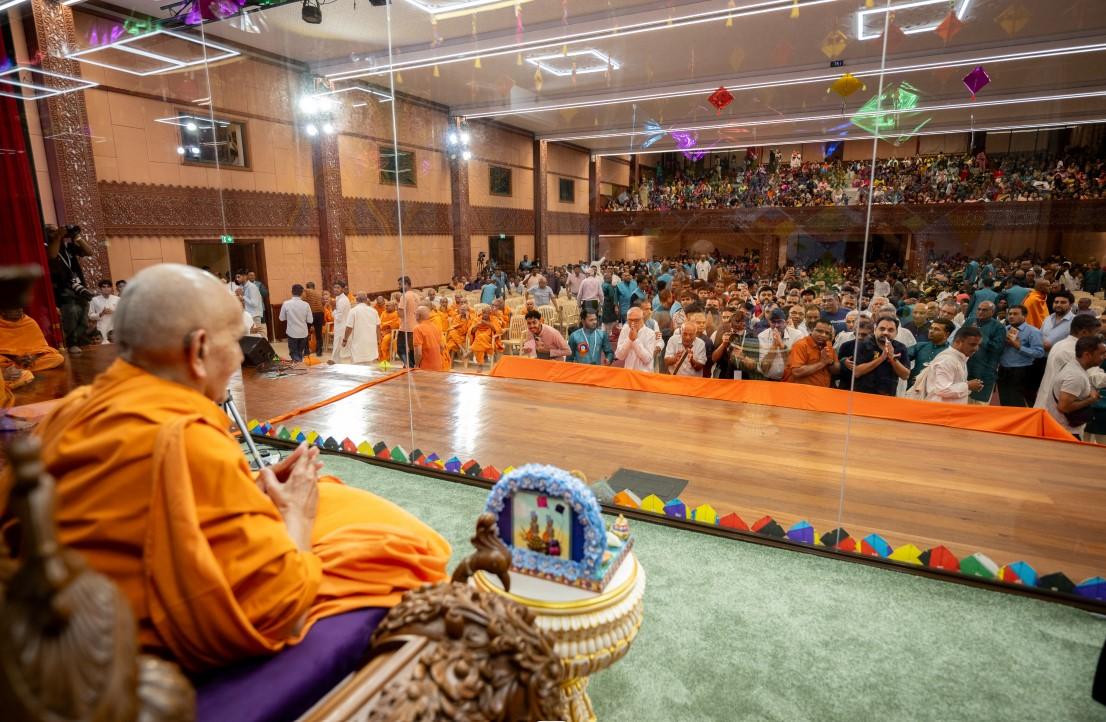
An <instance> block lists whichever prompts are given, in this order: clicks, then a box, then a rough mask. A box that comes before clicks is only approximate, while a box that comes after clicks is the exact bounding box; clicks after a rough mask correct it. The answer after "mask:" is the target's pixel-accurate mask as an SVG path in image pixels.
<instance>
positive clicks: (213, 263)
mask: <svg viewBox="0 0 1106 722" xmlns="http://www.w3.org/2000/svg"><path fill="white" fill-rule="evenodd" d="M263 244H264V241H263V240H262V239H260V238H236V239H234V242H233V243H223V242H222V241H220V240H219V239H218V238H202V239H196V240H186V241H185V242H184V247H185V258H186V259H187V260H188V265H190V266H195V267H197V268H204V269H206V270H208V271H211V272H212V273H214V274H215V275H216V276H219V277H220V278H222V279H233V277H234V272H235V271H237V270H239V269H242V268H244V269H246V270H247V271H253V272H254V273H256V274H257V280H259V281H261V283H262V284H263V285H264V287H265V288H266V290H268V291H269V292H270V293H271V292H272V290H271V289H270V288H269V277H268V274H267V273H266V272H265V252H264V251H265V247H264V245H263ZM272 317H273V313H272V307H271V306H270V301H269V297H268V296H266V298H265V326H266V330H267V332H268V335H269V337H270V339H271V338H272V334H273V324H272V322H271V321H272Z"/></svg>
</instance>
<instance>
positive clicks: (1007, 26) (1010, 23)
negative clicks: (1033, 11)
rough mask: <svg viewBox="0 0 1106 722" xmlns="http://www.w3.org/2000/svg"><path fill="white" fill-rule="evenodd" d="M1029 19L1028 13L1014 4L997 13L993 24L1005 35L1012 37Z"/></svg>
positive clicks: (1023, 7) (1020, 6)
mask: <svg viewBox="0 0 1106 722" xmlns="http://www.w3.org/2000/svg"><path fill="white" fill-rule="evenodd" d="M1029 19H1030V15H1029V11H1028V10H1026V9H1025V6H1024V5H1020V4H1017V3H1015V4H1014V5H1010V6H1009V7H1007V8H1006V9H1005V10H1003V11H1002V12H1001V13H999V14H998V15H997V16H996V17H995V22H996V23H998V26H999V27H1000V28H1002V29H1003V31H1005V32H1006V34H1007V35H1009V36H1011V37H1013V36H1014V35H1017V34H1018V31H1019V30H1021V29H1022V28H1024V27H1025V26H1026V23H1028V22H1029Z"/></svg>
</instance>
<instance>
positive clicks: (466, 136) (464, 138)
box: [461, 130, 472, 145]
mask: <svg viewBox="0 0 1106 722" xmlns="http://www.w3.org/2000/svg"><path fill="white" fill-rule="evenodd" d="M470 140H472V136H471V135H469V132H468V131H467V130H462V131H461V142H462V143H464V144H465V145H468V144H469V141H470Z"/></svg>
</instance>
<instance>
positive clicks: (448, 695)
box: [369, 514, 565, 720]
mask: <svg viewBox="0 0 1106 722" xmlns="http://www.w3.org/2000/svg"><path fill="white" fill-rule="evenodd" d="M473 545H474V546H475V547H476V548H477V551H476V553H474V554H473V555H472V556H470V557H469V558H467V559H465V560H464V561H463V562H462V563H461V565H460V566H458V568H457V570H456V571H455V572H454V575H453V581H451V582H448V583H443V584H438V585H436V586H427V587H423V588H421V589H416V590H414V591H411V592H408V593H407V594H406V595H405V596H404V598H403V600H402V601H401V602H400V603H399V605H398V606H396V607H395V608H394V609H392V611H391V612H390V613H389V614H388V616H387V617H385V618H384V621H383V622H381V624H380V627H378V628H377V630H376V633H375V634H374V635H373V649H374V650H378V649H388V648H389V644H390V643H391V642H393V641H394V640H396V639H397V638H400V637H409V636H416V637H424V638H427V639H429V640H431V641H432V642H433V644H431V645H429V646H428V648H427V649H426V650H425V651H424V652H423V653H422V654H421V655H420V656H419V658H418V660H417V661H416V662H415V663H414V664H415V666H414V669H413V670H412V671H411V674H410V676H409V677H408V678H407V679H406V680H404V681H401V682H400V681H397V683H395V684H392V685H390V686H389V687H388V688H387V689H386V690H384V692H383V693H382V694H381V696H380V697H379V698H378V700H377V702H376V704H375V705H374V706H373V709H372V710H371V711H370V713H369V719H373V720H414V719H451V720H539V719H564V718H565V715H564V705H563V698H562V696H561V693H560V685H561V683H562V682H563V681H564V674H565V672H564V665H562V664H561V660H560V658H558V657H557V655H556V653H555V652H554V651H553V644H552V642H551V641H550V640H549V638H548V637H547V636H545V634H544V633H543V632H541V630H539V629H538V628H537V626H536V625H535V624H534V615H533V613H532V612H531V611H530V610H528V609H526V608H525V607H523V606H522V605H519V604H517V603H515V602H513V601H511V600H509V599H506V598H504V597H501V596H498V595H495V594H490V593H487V592H482V591H479V590H477V589H474V588H472V587H470V586H468V585H467V584H465V583H464V582H465V581H466V580H467V579H468V578H469V576H471V575H472V574H473V573H474V572H475V571H476V570H478V569H484V570H487V571H489V572H492V573H494V574H497V575H498V576H500V578H501V579H504V583H505V585H506V584H508V583H509V581H508V580H507V579H506V576H507V569H508V568H509V566H510V552H509V550H508V549H507V548H506V547H505V546H503V543H502V542H501V541H500V540H499V536H498V533H497V531H496V523H495V517H494V516H492V515H491V514H484V515H482V516H481V517H480V518H479V520H478V521H477V530H476V535H475V536H474V537H473Z"/></svg>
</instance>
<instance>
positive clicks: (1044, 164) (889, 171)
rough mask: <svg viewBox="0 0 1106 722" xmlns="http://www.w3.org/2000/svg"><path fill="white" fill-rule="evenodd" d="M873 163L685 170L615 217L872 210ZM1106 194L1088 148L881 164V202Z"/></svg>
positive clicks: (778, 162) (618, 204)
mask: <svg viewBox="0 0 1106 722" xmlns="http://www.w3.org/2000/svg"><path fill="white" fill-rule="evenodd" d="M870 170H871V163H870V162H869V161H842V160H828V159H827V160H823V161H818V162H814V161H803V160H802V159H801V158H800V156H799V154H798V153H794V154H792V157H791V160H790V162H788V161H786V160H783V159H780V158H779V157H778V155H777V154H776V153H775V151H773V152H772V153H771V154H770V155H769V158H768V161H767V162H766V163H759V162H757V159H756V158H755V157H754V156H752V155H750V156H748V157H747V158H746V163H745V166H744V168H740V169H737V170H734V171H731V172H728V173H723V172H722V171H721V169H720V168H719V167H716V168H715V169H714V170H713V171H711V172H710V173H709V174H708V175H707V176H705V177H694V178H693V177H688V176H687V175H685V174H684V173H683V172H680V171H677V172H676V174H675V175H674V176H673V177H671V178H665V177H659V178H655V179H654V178H650V179H646V180H645V181H643V182H642V183H641V184H640V185H639V186H638V187H637V188H634V189H630V190H627V191H624V192H622V193H621V194H619V195H618V196H617V197H615V198H612V199H610V201H609V202H608V204H607V205H606V208H605V210H607V211H641V210H648V211H670V210H684V209H695V210H699V209H711V208H759V207H809V206H849V205H864V204H866V203H867V202H868V190H869V187H870V185H871V184H870V182H869V178H870V176H871V172H870ZM1104 195H1106V159H1103V158H1100V157H1096V156H1094V155H1092V154H1091V153H1089V152H1088V151H1086V150H1084V149H1074V150H1069V151H1068V152H1067V153H1064V154H1062V155H1044V154H1038V153H1031V154H1022V153H1009V154H1005V155H1001V156H993V157H988V156H987V155H986V154H985V153H979V154H977V155H975V156H972V155H964V156H959V157H953V156H945V155H943V154H939V155H935V156H922V157H917V158H902V159H900V158H891V159H885V160H879V161H877V162H876V181H875V195H874V196H873V199H872V202H873V203H878V204H887V205H892V204H900V203H976V202H984V203H985V202H1004V201H1043V200H1084V199H1091V198H1102V197H1104Z"/></svg>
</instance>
